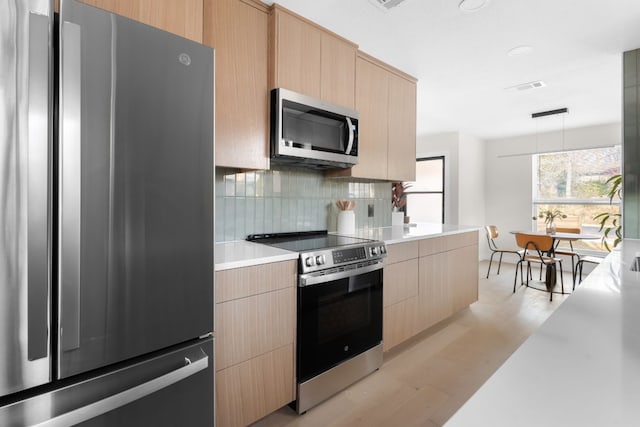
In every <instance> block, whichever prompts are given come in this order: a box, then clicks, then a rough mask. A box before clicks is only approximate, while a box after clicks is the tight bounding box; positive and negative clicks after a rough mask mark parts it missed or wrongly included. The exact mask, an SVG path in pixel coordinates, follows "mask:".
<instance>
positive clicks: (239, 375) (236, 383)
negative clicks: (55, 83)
mask: <svg viewBox="0 0 640 427" xmlns="http://www.w3.org/2000/svg"><path fill="white" fill-rule="evenodd" d="M216 345H217V344H216ZM293 367H294V362H293V344H288V345H286V346H284V347H280V348H278V349H276V350H274V351H270V352H268V353H265V354H263V355H260V356H258V357H255V358H253V359H249V360H247V361H246V362H243V363H239V364H237V365H234V366H232V367H230V368H227V369H223V370H221V371H218V372H216V403H217V407H216V422H217V425H218V426H220V427H223V426H224V427H226V426H246V425H248V424H251V423H252V422H254V421H256V420H259V419H260V418H262V417H264V416H265V415H268V414H270V413H271V412H273V411H275V410H277V409H278V408H280V407H282V406H284V405H286V404H287V403H289V402H291V401H292V400H293V387H292V381H293Z"/></svg>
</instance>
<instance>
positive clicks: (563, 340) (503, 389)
mask: <svg viewBox="0 0 640 427" xmlns="http://www.w3.org/2000/svg"><path fill="white" fill-rule="evenodd" d="M636 256H640V240H625V241H624V242H623V243H622V246H621V247H620V248H619V250H618V249H616V250H615V251H614V252H612V253H611V254H610V255H608V257H607V258H606V260H605V261H604V262H603V263H602V264H601V265H599V266H598V267H597V268H596V269H595V270H594V271H593V272H592V273H591V274H589V276H588V277H587V278H586V279H585V280H584V281H583V282H582V284H581V285H580V286H579V287H578V288H577V289H576V291H575V293H574V294H572V295H571V296H570V297H569V298H567V300H566V301H565V302H564V303H563V304H562V305H561V306H560V307H559V308H558V309H557V310H556V311H555V312H554V313H553V314H552V315H551V317H549V319H548V320H547V321H546V322H545V323H544V324H543V325H542V326H541V327H540V328H539V329H538V330H537V331H536V332H535V333H534V334H533V335H532V336H531V337H529V339H528V340H527V341H525V343H524V344H523V345H522V346H521V347H520V348H519V349H518V350H517V351H516V352H515V353H513V355H512V356H511V357H510V358H509V359H507V361H506V362H505V363H504V364H503V365H502V366H501V367H500V368H499V369H498V370H497V371H496V372H495V373H494V374H493V376H491V378H489V380H487V382H486V383H485V384H484V385H483V386H482V387H481V388H480V389H479V390H478V391H477V392H476V393H475V394H474V395H473V396H472V397H471V398H470V399H469V400H468V401H467V402H466V403H465V404H464V405H463V406H462V407H461V408H460V410H459V411H458V412H457V413H456V414H454V416H453V417H452V418H451V419H450V420H449V421H448V422H447V424H446V427H458V426H492V427H512V426H518V427H526V426H531V427H534V426H535V427H541V426H544V427H549V426H563V427H565V426H608V427H610V426H638V425H640V272H633V271H630V268H631V266H632V265H633V260H634V259H635V257H636Z"/></svg>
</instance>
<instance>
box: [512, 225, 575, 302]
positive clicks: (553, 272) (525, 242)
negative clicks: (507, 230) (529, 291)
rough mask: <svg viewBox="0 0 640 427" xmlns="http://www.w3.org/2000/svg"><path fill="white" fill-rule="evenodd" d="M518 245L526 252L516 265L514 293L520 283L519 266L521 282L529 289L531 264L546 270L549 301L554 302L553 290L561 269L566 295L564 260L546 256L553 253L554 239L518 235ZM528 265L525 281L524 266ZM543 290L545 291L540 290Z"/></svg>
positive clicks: (524, 234) (525, 234) (562, 283)
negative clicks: (563, 271) (524, 264)
mask: <svg viewBox="0 0 640 427" xmlns="http://www.w3.org/2000/svg"><path fill="white" fill-rule="evenodd" d="M515 237H516V244H517V245H518V247H520V248H522V249H523V250H524V252H523V254H522V256H521V257H520V260H519V261H518V264H516V274H515V277H514V279H513V292H514V293H515V292H516V283H517V281H518V266H519V267H520V282H521V284H524V285H526V286H527V287H529V277H530V274H531V263H536V264H540V268H541V269H542V267H543V266H544V267H545V268H546V272H547V273H546V280H545V284H546V288H547V289H546V290H547V292H549V301H553V288H554V286H555V284H556V276H557V273H558V269H557V268H556V264H557V265H558V266H559V267H560V270H559V273H560V283H561V289H562V293H563V294H564V280H563V278H562V258H558V257H555V256H549V255H546V254H549V253H553V252H552V251H553V238H552V237H551V236H548V235H537V234H527V233H516V234H515ZM524 262H526V263H527V280H526V282H524V280H523V277H524V275H523V272H522V264H523V263H524ZM533 289H538V288H533ZM539 290H543V289H539Z"/></svg>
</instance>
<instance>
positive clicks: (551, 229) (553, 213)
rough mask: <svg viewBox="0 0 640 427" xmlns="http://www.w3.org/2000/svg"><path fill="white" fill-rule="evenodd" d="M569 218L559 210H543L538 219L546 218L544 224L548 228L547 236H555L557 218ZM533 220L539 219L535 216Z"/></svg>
mask: <svg viewBox="0 0 640 427" xmlns="http://www.w3.org/2000/svg"><path fill="white" fill-rule="evenodd" d="M566 217H567V216H566V215H565V214H563V213H562V212H561V211H560V210H559V209H542V210H540V212H539V213H538V218H540V219H543V218H544V224H545V228H546V232H547V234H555V232H556V225H555V223H554V221H555V219H556V218H566ZM532 219H534V220H535V219H537V218H536V217H535V216H534V217H533V218H532Z"/></svg>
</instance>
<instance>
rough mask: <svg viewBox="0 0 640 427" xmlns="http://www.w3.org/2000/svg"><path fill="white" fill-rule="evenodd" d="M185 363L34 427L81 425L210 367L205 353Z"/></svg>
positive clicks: (186, 360) (186, 359)
mask: <svg viewBox="0 0 640 427" xmlns="http://www.w3.org/2000/svg"><path fill="white" fill-rule="evenodd" d="M184 361H185V365H184V366H182V367H180V368H178V369H176V370H174V371H171V372H169V373H167V374H164V375H162V376H160V377H157V378H154V379H152V380H150V381H147V382H145V383H142V384H140V385H138V386H135V387H133V388H130V389H128V390H125V391H122V392H120V393H117V394H114V395H113V396H109V397H106V398H104V399H102V400H99V401H97V402H94V403H91V404H89V405H87V406H83V407H81V408H77V409H74V410H72V411H69V412H66V413H64V414H62V415H59V416H57V417H54V418H51V419H49V420H47V421H43V422H41V423H39V424H36V425H35V426H34V427H62V426H70V425H76V424H79V423H81V422H84V421H87V420H90V419H92V418H95V417H97V416H100V415H102V414H104V413H107V412H109V411H112V410H114V409H117V408H120V407H122V406H124V405H127V404H129V403H131V402H134V401H136V400H139V399H142V398H144V397H146V396H148V395H150V394H152V393H155V392H156V391H158V390H161V389H163V388H167V387H169V386H171V385H173V384H175V383H177V382H179V381H182V380H183V379H185V378H188V377H190V376H192V375H194V374H196V373H198V372H200V371H202V370H205V369H207V368H208V367H209V356H208V355H207V354H206V353H205V352H204V351H203V352H202V357H200V358H199V359H198V360H196V361H193V362H192V361H191V360H189V359H188V358H186V357H185V359H184Z"/></svg>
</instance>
